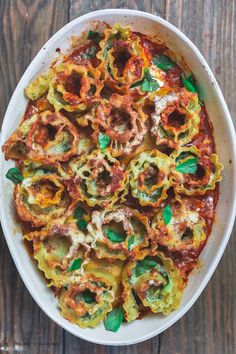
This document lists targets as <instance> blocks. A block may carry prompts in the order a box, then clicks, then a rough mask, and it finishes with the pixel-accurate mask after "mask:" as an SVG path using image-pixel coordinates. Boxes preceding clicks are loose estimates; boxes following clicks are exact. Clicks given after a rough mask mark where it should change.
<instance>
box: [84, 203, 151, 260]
mask: <svg viewBox="0 0 236 354" xmlns="http://www.w3.org/2000/svg"><path fill="white" fill-rule="evenodd" d="M88 231H89V233H90V234H91V236H92V237H93V242H92V248H94V249H95V251H96V255H97V257H98V258H109V259H126V258H127V257H128V256H131V257H134V256H135V255H136V254H137V253H138V252H139V250H140V249H142V248H144V247H147V246H148V245H149V239H150V238H151V237H152V232H151V229H150V226H149V224H148V219H147V218H146V217H145V216H144V215H142V214H141V213H139V212H138V211H137V210H135V209H131V208H128V207H127V206H118V207H116V208H112V209H110V210H104V211H101V212H99V211H94V212H93V213H92V218H91V222H90V223H89V224H88Z"/></svg>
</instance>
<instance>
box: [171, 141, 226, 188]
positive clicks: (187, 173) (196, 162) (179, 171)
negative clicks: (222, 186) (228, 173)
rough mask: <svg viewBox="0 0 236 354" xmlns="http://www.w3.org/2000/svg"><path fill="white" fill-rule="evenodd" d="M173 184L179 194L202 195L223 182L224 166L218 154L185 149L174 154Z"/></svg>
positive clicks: (193, 147)
mask: <svg viewBox="0 0 236 354" xmlns="http://www.w3.org/2000/svg"><path fill="white" fill-rule="evenodd" d="M171 157H172V159H173V163H172V164H171V183H172V185H173V187H174V189H175V191H176V192H177V193H183V194H187V195H199V194H200V195H202V194H204V193H205V192H206V191H207V190H212V189H215V185H216V182H219V181H221V179H222V176H221V170H222V168H223V166H222V164H221V163H220V162H219V158H218V156H217V155H216V154H208V152H207V151H204V150H201V151H200V150H198V149H197V148H196V147H195V146H192V147H183V148H181V149H179V150H176V151H175V152H173V154H172V156H171Z"/></svg>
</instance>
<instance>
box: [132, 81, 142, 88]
mask: <svg viewBox="0 0 236 354" xmlns="http://www.w3.org/2000/svg"><path fill="white" fill-rule="evenodd" d="M142 83H143V80H139V81H136V82H134V83H133V84H132V85H130V88H134V87H137V86H140V85H142Z"/></svg>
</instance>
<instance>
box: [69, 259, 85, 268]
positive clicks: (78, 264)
mask: <svg viewBox="0 0 236 354" xmlns="http://www.w3.org/2000/svg"><path fill="white" fill-rule="evenodd" d="M82 262H83V259H82V258H77V259H75V260H74V262H73V263H72V264H71V266H70V267H69V268H68V270H69V271H71V270H76V269H80V267H81V264H82Z"/></svg>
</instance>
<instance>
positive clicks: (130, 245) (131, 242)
mask: <svg viewBox="0 0 236 354" xmlns="http://www.w3.org/2000/svg"><path fill="white" fill-rule="evenodd" d="M134 241H135V236H134V235H132V236H130V238H129V240H128V250H129V251H130V250H131V248H132V246H133V244H134Z"/></svg>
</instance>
